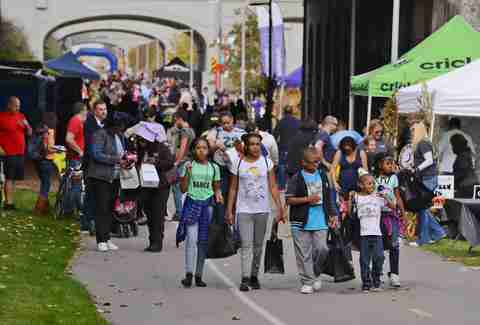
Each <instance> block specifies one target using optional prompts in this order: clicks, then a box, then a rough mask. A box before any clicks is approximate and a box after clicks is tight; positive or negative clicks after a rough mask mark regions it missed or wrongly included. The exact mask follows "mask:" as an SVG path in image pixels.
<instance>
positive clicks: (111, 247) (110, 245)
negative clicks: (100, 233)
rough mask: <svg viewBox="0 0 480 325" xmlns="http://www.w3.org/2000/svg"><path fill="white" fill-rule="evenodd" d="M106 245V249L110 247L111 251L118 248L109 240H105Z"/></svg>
mask: <svg viewBox="0 0 480 325" xmlns="http://www.w3.org/2000/svg"><path fill="white" fill-rule="evenodd" d="M107 247H108V249H110V250H112V251H116V250H118V246H117V245H115V244H114V243H112V241H111V240H109V241H107Z"/></svg>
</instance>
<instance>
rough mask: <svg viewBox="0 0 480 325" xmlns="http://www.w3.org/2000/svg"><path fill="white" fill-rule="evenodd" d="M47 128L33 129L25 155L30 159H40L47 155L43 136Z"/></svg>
mask: <svg viewBox="0 0 480 325" xmlns="http://www.w3.org/2000/svg"><path fill="white" fill-rule="evenodd" d="M47 132H48V130H47V129H45V128H39V129H37V130H35V132H34V133H33V135H32V137H31V139H30V141H29V142H28V146H27V156H28V158H30V159H31V160H42V159H45V157H46V156H47V145H46V143H45V137H46V135H47Z"/></svg>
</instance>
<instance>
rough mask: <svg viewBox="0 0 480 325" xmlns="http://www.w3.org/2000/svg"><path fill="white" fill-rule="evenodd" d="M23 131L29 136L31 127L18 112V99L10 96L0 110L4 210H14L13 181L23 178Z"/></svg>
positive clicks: (0, 152)
mask: <svg viewBox="0 0 480 325" xmlns="http://www.w3.org/2000/svg"><path fill="white" fill-rule="evenodd" d="M25 132H26V133H27V134H28V135H29V136H31V135H32V128H31V127H30V125H29V124H28V121H27V119H26V118H25V115H23V114H22V113H20V99H18V97H10V98H9V99H8V103H7V109H6V111H4V112H0V155H1V156H2V158H3V161H4V171H5V178H6V182H5V204H4V209H5V210H14V209H15V206H14V204H13V193H14V192H15V181H17V180H23V178H24V165H25V163H24V162H25Z"/></svg>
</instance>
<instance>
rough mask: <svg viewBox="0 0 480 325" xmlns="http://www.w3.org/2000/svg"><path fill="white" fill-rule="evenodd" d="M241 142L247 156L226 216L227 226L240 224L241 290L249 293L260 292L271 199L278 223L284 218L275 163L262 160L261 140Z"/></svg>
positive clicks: (234, 179) (237, 169) (236, 173)
mask: <svg viewBox="0 0 480 325" xmlns="http://www.w3.org/2000/svg"><path fill="white" fill-rule="evenodd" d="M242 141H243V143H244V151H245V156H244V158H242V159H240V160H239V161H238V162H237V163H236V164H237V165H236V166H234V167H232V174H233V175H232V176H231V178H230V190H229V196H228V204H227V213H226V216H227V222H228V223H230V224H234V223H235V222H236V221H237V223H238V227H239V231H240V238H241V249H240V257H241V270H242V281H241V284H240V290H241V291H248V290H249V289H250V288H252V289H260V283H259V281H258V272H259V270H260V259H261V256H262V252H263V241H264V238H265V232H266V228H267V222H268V218H269V216H270V213H271V207H270V195H271V196H272V198H273V200H274V202H275V205H276V206H277V211H278V212H277V221H278V222H284V220H285V217H284V210H283V208H282V203H281V201H280V195H279V192H278V188H277V183H276V180H275V172H274V170H273V163H272V161H271V160H270V159H268V158H266V157H263V156H262V150H261V143H262V137H261V136H260V135H259V134H256V133H248V134H245V135H243V136H242ZM234 206H235V208H234ZM236 219H238V220H236Z"/></svg>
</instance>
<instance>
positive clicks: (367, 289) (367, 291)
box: [362, 286, 370, 293]
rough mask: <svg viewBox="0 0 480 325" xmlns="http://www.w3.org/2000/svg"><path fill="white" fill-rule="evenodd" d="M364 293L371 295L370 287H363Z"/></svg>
mask: <svg viewBox="0 0 480 325" xmlns="http://www.w3.org/2000/svg"><path fill="white" fill-rule="evenodd" d="M362 291H363V293H369V292H370V287H369V286H362Z"/></svg>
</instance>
